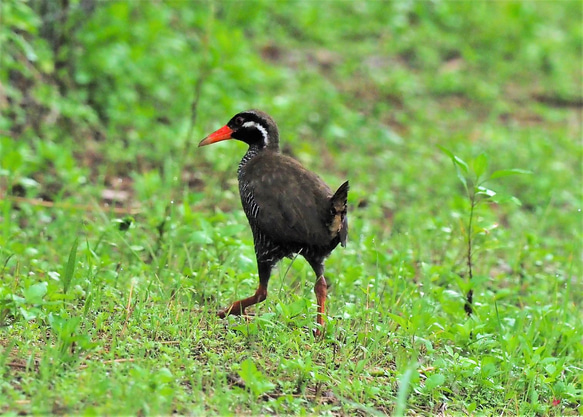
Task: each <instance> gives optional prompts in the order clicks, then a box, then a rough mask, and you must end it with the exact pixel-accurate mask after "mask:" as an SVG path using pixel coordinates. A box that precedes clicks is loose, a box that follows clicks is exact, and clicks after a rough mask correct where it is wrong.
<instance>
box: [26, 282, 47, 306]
mask: <svg viewBox="0 0 583 417" xmlns="http://www.w3.org/2000/svg"><path fill="white" fill-rule="evenodd" d="M47 288H48V283H46V282H39V283H37V284H34V285H31V286H30V287H28V288H26V289H25V290H23V291H22V293H23V295H24V299H25V300H26V302H27V303H28V304H41V303H42V300H43V297H44V296H45V295H46V294H47Z"/></svg>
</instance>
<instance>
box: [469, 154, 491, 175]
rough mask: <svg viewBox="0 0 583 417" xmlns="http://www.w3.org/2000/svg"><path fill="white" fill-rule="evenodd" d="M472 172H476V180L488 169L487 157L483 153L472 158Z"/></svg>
mask: <svg viewBox="0 0 583 417" xmlns="http://www.w3.org/2000/svg"><path fill="white" fill-rule="evenodd" d="M473 166H474V174H476V182H478V181H479V179H480V178H481V177H482V175H484V174H485V173H486V171H487V170H488V157H487V156H486V154H485V153H481V154H480V155H478V156H477V157H476V159H474V163H473Z"/></svg>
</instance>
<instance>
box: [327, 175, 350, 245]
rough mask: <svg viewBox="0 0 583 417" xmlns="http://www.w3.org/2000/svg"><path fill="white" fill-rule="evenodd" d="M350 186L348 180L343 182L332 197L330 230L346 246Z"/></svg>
mask: <svg viewBox="0 0 583 417" xmlns="http://www.w3.org/2000/svg"><path fill="white" fill-rule="evenodd" d="M349 189H350V186H349V185H348V181H346V182H345V183H344V184H342V185H341V186H340V187H339V188H338V190H336V192H335V193H334V195H333V196H332V198H330V215H331V219H330V226H329V230H330V232H331V233H332V236H336V235H337V236H338V237H339V238H340V244H341V245H342V246H346V238H347V237H348V220H347V218H346V212H347V200H348V190H349Z"/></svg>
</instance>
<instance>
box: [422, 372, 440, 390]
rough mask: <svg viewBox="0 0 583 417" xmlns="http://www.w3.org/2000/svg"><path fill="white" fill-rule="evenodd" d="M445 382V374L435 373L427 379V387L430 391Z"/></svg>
mask: <svg viewBox="0 0 583 417" xmlns="http://www.w3.org/2000/svg"><path fill="white" fill-rule="evenodd" d="M444 382H445V376H443V375H442V374H434V375H431V376H430V377H429V378H427V379H426V380H425V388H426V389H428V390H429V391H433V389H435V388H437V387H438V386H440V385H442V384H443V383H444Z"/></svg>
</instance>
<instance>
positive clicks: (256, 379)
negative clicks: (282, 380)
mask: <svg viewBox="0 0 583 417" xmlns="http://www.w3.org/2000/svg"><path fill="white" fill-rule="evenodd" d="M239 376H240V377H241V379H243V381H245V386H246V387H247V388H248V389H249V390H250V391H251V392H252V393H253V394H254V395H256V396H260V395H262V394H265V393H266V392H268V391H271V390H272V389H274V388H275V384H274V383H272V382H270V381H269V380H268V379H267V378H266V377H265V376H264V375H263V374H262V373H261V372H260V371H259V370H258V369H257V367H256V366H255V363H254V362H253V361H252V360H251V359H249V358H248V359H245V360H244V361H243V362H241V371H239Z"/></svg>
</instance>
